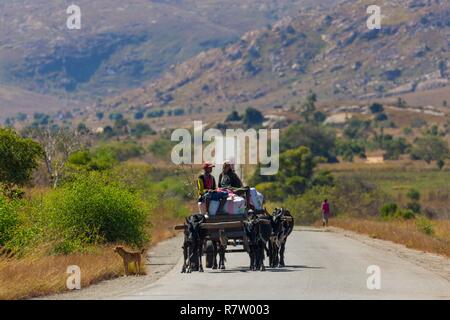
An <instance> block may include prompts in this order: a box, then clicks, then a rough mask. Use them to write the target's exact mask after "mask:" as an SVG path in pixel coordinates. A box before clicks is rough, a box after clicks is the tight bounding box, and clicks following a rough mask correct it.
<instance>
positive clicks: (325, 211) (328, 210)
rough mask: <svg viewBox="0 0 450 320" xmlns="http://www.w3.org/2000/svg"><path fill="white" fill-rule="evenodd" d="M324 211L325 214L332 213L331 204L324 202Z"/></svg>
mask: <svg viewBox="0 0 450 320" xmlns="http://www.w3.org/2000/svg"><path fill="white" fill-rule="evenodd" d="M322 212H323V213H325V214H329V213H330V204H329V203H328V202H324V203H322Z"/></svg>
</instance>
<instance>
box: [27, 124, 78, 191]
mask: <svg viewBox="0 0 450 320" xmlns="http://www.w3.org/2000/svg"><path fill="white" fill-rule="evenodd" d="M31 135H32V136H33V137H34V138H35V139H36V140H37V141H39V143H40V144H41V145H42V147H43V148H44V160H45V164H46V167H47V172H48V174H49V176H50V181H51V183H52V186H53V187H54V188H56V187H57V186H58V183H59V181H60V180H61V177H62V176H63V171H64V166H65V164H66V162H67V160H68V159H69V156H70V155H71V154H72V153H74V152H75V151H78V150H79V149H80V148H81V145H82V143H81V140H82V134H81V133H80V132H79V131H76V130H71V129H68V128H60V127H50V126H48V127H46V128H38V129H35V130H33V131H32V132H31Z"/></svg>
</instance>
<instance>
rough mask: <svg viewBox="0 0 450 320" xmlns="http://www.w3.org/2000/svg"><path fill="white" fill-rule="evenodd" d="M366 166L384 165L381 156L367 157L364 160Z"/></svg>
mask: <svg viewBox="0 0 450 320" xmlns="http://www.w3.org/2000/svg"><path fill="white" fill-rule="evenodd" d="M366 163H367V164H378V163H384V158H383V157H382V156H378V157H367V158H366Z"/></svg>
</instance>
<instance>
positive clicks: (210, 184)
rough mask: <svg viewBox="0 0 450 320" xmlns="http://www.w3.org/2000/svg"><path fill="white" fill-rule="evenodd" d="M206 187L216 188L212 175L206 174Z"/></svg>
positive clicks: (209, 188) (208, 188)
mask: <svg viewBox="0 0 450 320" xmlns="http://www.w3.org/2000/svg"><path fill="white" fill-rule="evenodd" d="M204 187H205V189H207V190H212V189H214V180H213V176H212V175H206V174H205V186H204Z"/></svg>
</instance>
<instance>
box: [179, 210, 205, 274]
mask: <svg viewBox="0 0 450 320" xmlns="http://www.w3.org/2000/svg"><path fill="white" fill-rule="evenodd" d="M204 221H205V216H204V215H202V214H194V215H192V216H190V217H187V218H186V222H185V223H184V226H185V228H184V243H183V255H184V262H183V268H182V269H181V272H182V273H184V272H187V273H190V272H192V271H197V270H198V271H199V272H203V265H202V253H203V244H204V242H205V238H206V230H204V229H202V228H200V225H201V223H203V222H204Z"/></svg>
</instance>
